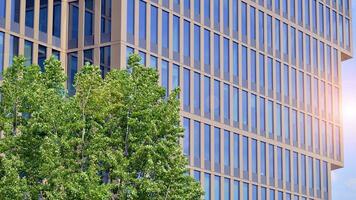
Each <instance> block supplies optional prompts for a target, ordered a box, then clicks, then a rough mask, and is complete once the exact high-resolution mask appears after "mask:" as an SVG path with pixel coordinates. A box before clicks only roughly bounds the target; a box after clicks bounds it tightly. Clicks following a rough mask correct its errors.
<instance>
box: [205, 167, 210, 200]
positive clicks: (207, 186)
mask: <svg viewBox="0 0 356 200" xmlns="http://www.w3.org/2000/svg"><path fill="white" fill-rule="evenodd" d="M204 179H205V180H204V199H206V200H210V198H211V197H210V196H211V183H210V181H211V180H210V174H208V173H204Z"/></svg>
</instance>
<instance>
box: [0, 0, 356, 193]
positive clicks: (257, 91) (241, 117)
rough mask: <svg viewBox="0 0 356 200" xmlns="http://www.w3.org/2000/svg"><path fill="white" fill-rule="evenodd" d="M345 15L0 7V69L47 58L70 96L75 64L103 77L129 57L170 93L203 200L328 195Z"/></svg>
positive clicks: (307, 3)
mask: <svg viewBox="0 0 356 200" xmlns="http://www.w3.org/2000/svg"><path fill="white" fill-rule="evenodd" d="M37 4H38V5H37ZM80 6H84V8H83V9H82V8H81V7H80ZM63 8H67V10H63ZM118 8H121V9H124V10H125V12H121V11H118V10H117V9H118ZM22 10H23V11H24V13H21V11H22ZM349 11H350V1H349V0H343V1H337V2H336V1H335V3H333V1H320V0H256V1H253V2H252V1H241V0H174V1H157V0H122V1H113V0H101V1H94V0H85V1H83V2H80V1H68V2H66V1H60V0H53V4H52V3H49V1H47V0H40V1H35V0H26V1H20V0H11V1H8V0H7V1H6V0H0V71H1V72H2V71H3V70H4V69H6V68H8V67H9V66H11V64H12V58H13V57H14V56H16V55H19V54H23V55H24V56H25V57H26V64H27V65H29V64H31V63H37V64H39V65H40V67H41V68H42V69H43V61H44V60H45V59H46V58H47V57H48V56H49V55H55V56H56V57H57V58H58V59H60V60H61V61H62V62H65V63H64V65H65V67H66V69H67V70H66V72H67V74H68V82H67V83H68V89H69V91H70V92H71V94H74V93H75V89H74V87H73V81H74V76H75V74H76V73H77V71H78V68H80V66H81V65H83V64H84V63H85V62H90V63H93V64H96V65H99V66H100V68H101V70H102V76H103V77H104V76H105V74H106V73H107V72H109V71H110V69H112V68H113V67H117V66H122V65H125V64H126V58H127V56H128V55H129V54H131V53H134V52H135V53H139V55H140V56H141V57H142V58H143V59H142V64H145V65H147V66H151V67H152V68H154V69H156V70H157V71H158V72H159V74H160V79H159V83H160V84H161V85H162V86H163V87H164V88H165V89H166V95H169V94H170V93H171V91H172V90H173V89H175V88H177V87H180V90H181V93H180V94H179V99H180V101H181V110H182V112H181V114H182V125H183V127H184V129H185V130H184V137H183V139H182V148H183V153H184V155H185V156H186V157H187V158H188V160H189V166H191V170H190V174H191V175H192V176H194V178H196V179H197V180H200V182H201V184H202V186H203V188H204V190H205V195H204V198H205V199H268V198H269V199H304V198H305V199H328V198H329V197H330V193H329V192H330V191H329V189H330V183H329V182H330V181H329V180H330V171H331V170H332V167H331V166H338V167H341V166H342V164H343V157H342V148H343V146H342V143H341V141H342V132H341V130H342V125H341V119H340V104H341V97H340V96H341V85H340V84H341V81H340V80H341V79H340V71H341V70H340V67H341V62H342V61H344V60H345V59H347V58H349V57H350V56H351V49H352V46H351V42H352V39H351V35H352V33H351V30H352V29H351V24H352V20H351V17H350V12H349ZM62 15H68V16H67V17H65V18H64V17H63V18H62V17H61V16H62ZM7 16H9V17H8V18H9V19H7ZM22 19H23V20H24V21H23V22H22V21H21V20H22ZM64 19H67V20H68V21H67V22H63V21H62V20H64ZM99 19H100V22H96V20H99ZM36 20H38V21H36ZM81 23H83V27H81ZM5 25H6V26H5ZM21 26H24V27H21ZM65 26H67V27H65ZM63 30H67V31H63ZM47 34H48V35H47ZM65 34H68V35H65ZM63 36H66V37H63ZM31 38H33V39H31ZM34 38H36V39H34ZM63 38H68V41H61V40H62V39H63ZM50 40H52V41H50ZM39 41H40V42H39ZM5 49H6V50H7V51H5ZM193 169H194V170H193ZM311 169H312V170H311ZM311 175H313V176H311Z"/></svg>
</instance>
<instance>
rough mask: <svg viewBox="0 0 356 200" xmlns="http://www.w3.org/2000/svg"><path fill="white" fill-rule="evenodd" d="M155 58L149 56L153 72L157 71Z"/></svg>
mask: <svg viewBox="0 0 356 200" xmlns="http://www.w3.org/2000/svg"><path fill="white" fill-rule="evenodd" d="M157 65H158V64H157V57H155V56H151V67H152V68H153V69H155V70H157Z"/></svg>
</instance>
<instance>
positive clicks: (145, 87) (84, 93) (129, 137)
mask: <svg viewBox="0 0 356 200" xmlns="http://www.w3.org/2000/svg"><path fill="white" fill-rule="evenodd" d="M24 61H25V60H24V58H23V57H17V58H15V59H14V62H13V65H12V66H11V67H10V68H8V69H7V70H6V71H5V73H4V75H3V81H2V84H1V87H0V93H1V97H0V98H1V99H0V131H1V132H0V197H1V199H38V198H42V199H162V200H163V199H200V198H201V195H202V194H203V193H202V190H201V187H200V185H199V183H197V182H196V181H195V180H194V179H193V178H192V177H190V176H188V175H187V172H188V170H187V160H186V158H185V157H184V156H183V154H182V150H181V147H180V145H179V141H180V139H181V137H182V132H183V129H182V127H181V126H180V116H179V100H177V98H176V97H177V94H178V92H179V91H178V90H175V91H173V92H172V94H171V95H170V96H168V97H166V96H165V90H164V89H163V88H162V87H160V86H159V85H158V80H159V77H158V74H157V72H156V71H155V70H153V69H151V68H146V67H144V66H142V65H141V64H139V63H140V57H139V56H138V55H136V54H134V55H132V56H130V58H129V60H128V66H127V68H128V70H112V71H111V72H109V73H108V74H106V76H105V78H104V79H103V78H102V77H101V72H100V69H99V68H98V67H96V66H92V65H88V64H87V65H85V66H83V67H82V68H81V70H80V71H79V72H78V74H77V75H76V78H75V84H74V85H75V90H76V93H75V95H73V96H69V95H68V92H67V91H66V90H65V87H64V83H65V80H66V77H65V76H64V73H63V70H62V67H61V63H60V62H59V61H57V60H55V59H54V58H50V59H48V60H47V61H46V62H45V70H44V71H43V72H42V71H41V70H40V68H39V67H38V66H37V65H31V66H25V65H24Z"/></svg>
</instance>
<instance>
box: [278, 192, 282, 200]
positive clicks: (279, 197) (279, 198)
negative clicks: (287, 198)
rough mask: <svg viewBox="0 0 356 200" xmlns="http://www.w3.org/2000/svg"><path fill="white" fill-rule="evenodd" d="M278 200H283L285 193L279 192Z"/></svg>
mask: <svg viewBox="0 0 356 200" xmlns="http://www.w3.org/2000/svg"><path fill="white" fill-rule="evenodd" d="M278 200H283V192H281V191H278Z"/></svg>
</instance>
